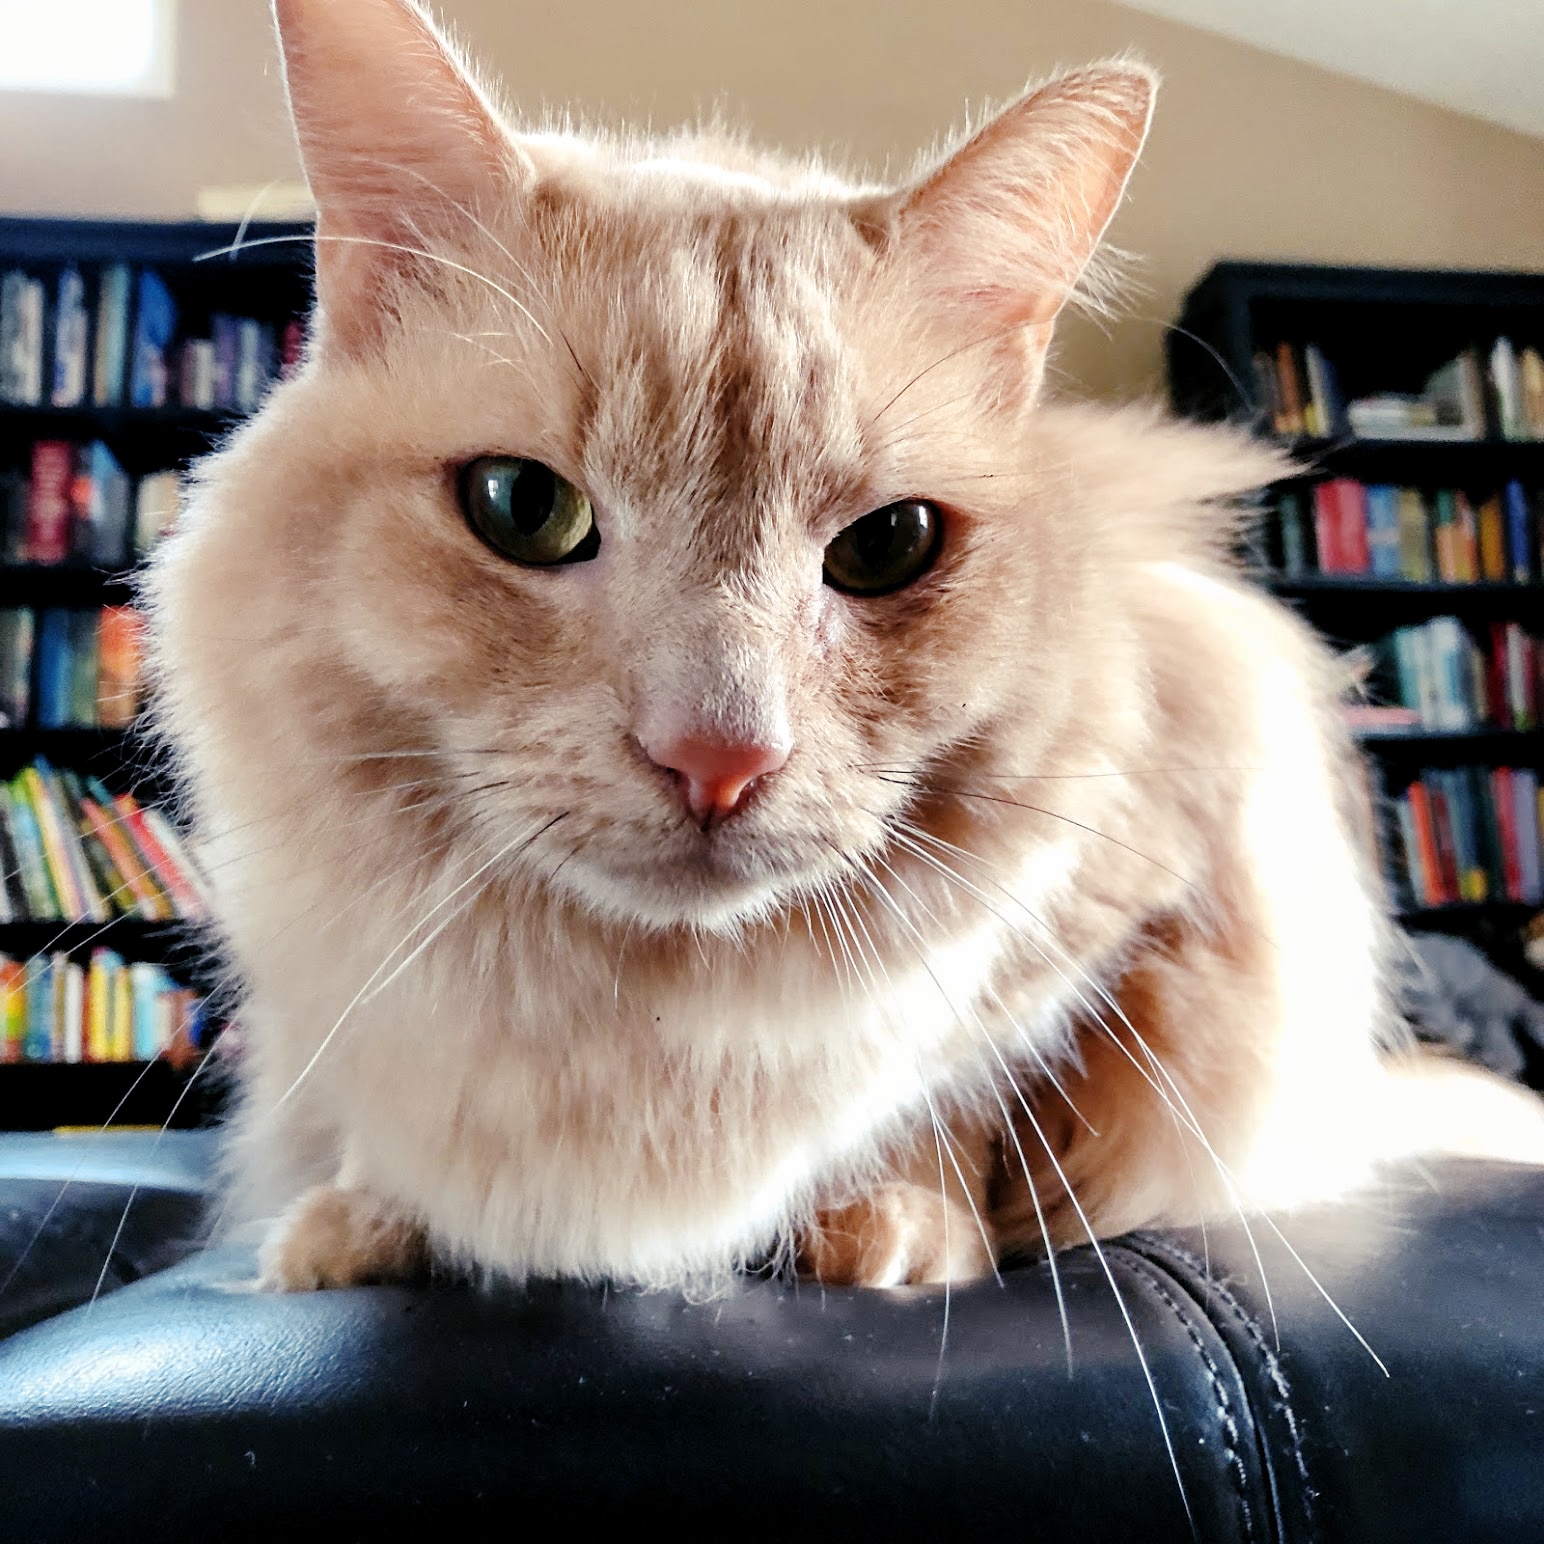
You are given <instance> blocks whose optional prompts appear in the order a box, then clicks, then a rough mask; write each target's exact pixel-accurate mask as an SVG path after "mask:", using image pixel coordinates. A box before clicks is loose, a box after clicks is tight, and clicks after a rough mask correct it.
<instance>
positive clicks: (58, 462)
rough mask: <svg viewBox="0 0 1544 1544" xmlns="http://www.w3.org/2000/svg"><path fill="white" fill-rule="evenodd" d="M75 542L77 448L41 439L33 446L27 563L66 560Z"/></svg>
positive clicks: (24, 549) (25, 548)
mask: <svg viewBox="0 0 1544 1544" xmlns="http://www.w3.org/2000/svg"><path fill="white" fill-rule="evenodd" d="M74 542H75V447H74V446H73V445H70V444H68V443H67V442H66V441H64V440H38V441H37V442H36V443H35V444H34V445H33V447H32V477H31V480H30V482H29V483H28V491H27V528H26V536H25V538H24V540H23V543H22V561H23V562H25V563H63V562H66V561H67V560H68V559H69V556H70V553H71V552H72V550H73V548H74Z"/></svg>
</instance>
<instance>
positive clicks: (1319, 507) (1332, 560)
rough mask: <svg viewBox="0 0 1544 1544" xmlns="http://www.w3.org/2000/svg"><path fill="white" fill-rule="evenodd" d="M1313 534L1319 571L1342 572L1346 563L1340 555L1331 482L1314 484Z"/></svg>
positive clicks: (1337, 511)
mask: <svg viewBox="0 0 1544 1544" xmlns="http://www.w3.org/2000/svg"><path fill="white" fill-rule="evenodd" d="M1313 534H1314V542H1315V543H1316V545H1317V546H1318V549H1319V572H1320V573H1321V574H1341V573H1344V572H1345V569H1346V565H1345V561H1344V559H1343V558H1342V557H1341V545H1340V510H1339V507H1338V506H1337V504H1336V501H1335V485H1334V483H1333V482H1321V483H1315V484H1314V489H1313Z"/></svg>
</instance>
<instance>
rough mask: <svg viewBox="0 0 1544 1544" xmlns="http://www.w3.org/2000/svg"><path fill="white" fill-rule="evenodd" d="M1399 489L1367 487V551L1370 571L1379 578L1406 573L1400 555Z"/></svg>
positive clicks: (1392, 577) (1388, 577) (1394, 576)
mask: <svg viewBox="0 0 1544 1544" xmlns="http://www.w3.org/2000/svg"><path fill="white" fill-rule="evenodd" d="M1399 492H1400V490H1399V489H1398V488H1391V487H1387V486H1381V485H1380V486H1377V487H1371V488H1367V489H1366V490H1365V492H1364V502H1365V508H1366V512H1367V517H1366V528H1367V552H1368V564H1369V568H1370V571H1371V572H1372V573H1373V574H1374V575H1376V576H1377V577H1378V578H1380V579H1398V578H1401V577H1402V576H1403V566H1402V563H1401V558H1400V525H1399Z"/></svg>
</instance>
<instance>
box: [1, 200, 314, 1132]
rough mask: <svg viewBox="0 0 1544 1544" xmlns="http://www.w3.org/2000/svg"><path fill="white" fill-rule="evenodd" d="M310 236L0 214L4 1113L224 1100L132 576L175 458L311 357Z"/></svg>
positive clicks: (171, 1115) (190, 871) (193, 1112)
mask: <svg viewBox="0 0 1544 1544" xmlns="http://www.w3.org/2000/svg"><path fill="white" fill-rule="evenodd" d="M238 235H239V236H240V238H241V239H240V241H239V242H238ZM307 235H308V232H307V231H306V230H305V228H304V227H297V226H284V227H279V226H267V227H261V228H258V227H252V228H249V229H247V230H246V231H243V232H238V231H237V230H236V228H234V227H227V226H220V225H205V224H139V223H127V222H114V221H69V220H24V219H0V862H3V867H4V874H3V879H0V1128H29V1129H47V1128H50V1127H54V1126H59V1125H98V1124H102V1123H103V1122H105V1121H107V1120H108V1119H109V1118H111V1119H112V1120H113V1121H114V1123H116V1124H124V1123H131V1124H156V1125H159V1124H162V1123H164V1122H166V1121H168V1120H169V1119H170V1120H171V1121H173V1122H174V1123H176V1124H193V1123H197V1122H198V1121H199V1120H201V1119H203V1118H206V1117H207V1115H208V1113H209V1111H210V1109H211V1108H212V1099H211V1096H210V1094H209V1092H208V1090H211V1089H213V1088H214V1087H215V1086H216V1084H217V1081H218V1080H217V1079H215V1078H213V1077H208V1076H199V1075H198V1074H197V1069H199V1068H201V1067H202V1066H203V1064H204V1062H205V1060H206V1057H207V1054H208V1053H209V1051H210V1050H211V1048H212V1047H213V1045H214V1044H215V1041H216V1039H217V1034H218V1029H219V1014H218V1011H217V1009H216V1007H215V1005H214V1004H213V1003H212V1002H211V1001H210V1000H208V999H207V998H206V996H205V990H206V989H207V988H208V987H209V986H210V985H211V980H212V972H211V969H210V966H209V964H208V961H207V960H206V958H205V955H204V952H203V950H202V948H201V945H200V932H199V930H200V925H201V923H202V921H203V919H204V916H205V897H204V889H203V880H202V878H201V876H200V872H199V866H198V858H197V854H196V852H194V851H192V850H191V849H190V847H189V845H188V843H187V841H186V839H185V837H184V835H183V834H182V833H181V832H180V831H179V830H178V829H177V827H176V825H175V824H174V823H173V821H172V820H171V818H170V817H169V815H168V814H167V813H166V812H165V810H163V809H162V808H161V807H160V806H161V803H162V800H163V795H164V794H165V792H166V789H167V780H166V778H165V777H164V775H163V774H162V772H161V770H160V768H159V767H158V766H157V764H156V760H155V756H154V753H153V750H152V748H151V746H150V744H149V742H147V741H145V740H143V739H141V738H138V737H137V736H136V730H135V725H136V722H137V719H138V716H139V714H140V712H141V710H142V708H143V706H144V703H143V682H142V679H141V676H142V660H143V640H142V623H141V619H140V617H139V615H138V613H137V611H136V610H135V606H134V595H135V570H136V568H137V567H138V565H139V564H140V563H142V562H143V561H144V559H145V558H146V557H147V556H148V554H149V553H150V552H151V550H152V549H153V548H154V546H155V544H156V542H157V541H158V540H159V539H160V538H161V536H162V535H164V534H165V532H166V531H167V530H168V529H169V528H170V527H171V525H172V524H173V523H174V521H175V519H176V515H177V502H178V475H179V472H180V471H181V470H182V469H183V468H184V467H185V466H186V465H187V464H188V462H189V461H190V460H192V459H193V458H195V457H197V456H198V455H200V454H201V453H203V452H204V451H206V450H208V449H209V448H210V447H211V446H212V445H213V444H215V443H216V442H217V440H218V438H219V436H220V435H221V434H222V433H223V432H225V431H226V430H227V429H228V428H229V427H230V426H231V425H232V424H234V423H236V422H238V421H239V420H240V419H241V418H242V417H243V416H244V415H245V414H247V413H250V412H251V411H252V410H253V409H254V408H255V407H256V406H257V405H258V404H259V402H260V401H261V400H262V397H263V395H264V393H265V392H266V391H267V390H268V388H269V386H270V384H271V383H272V382H273V381H274V380H275V379H277V378H278V377H279V376H281V375H282V374H283V373H284V372H285V371H286V370H288V369H289V368H291V367H293V365H294V364H295V363H296V361H297V360H298V357H299V354H300V350H301V348H302V346H303V337H302V331H301V323H300V321H299V318H300V317H301V316H303V315H304V314H305V311H306V309H307V306H308V301H309V293H308V280H307V277H306V268H307V261H308V257H307V251H308V248H307V242H306V239H305V238H306V236H307ZM274 238H277V239H274ZM232 248H235V250H231V249H232Z"/></svg>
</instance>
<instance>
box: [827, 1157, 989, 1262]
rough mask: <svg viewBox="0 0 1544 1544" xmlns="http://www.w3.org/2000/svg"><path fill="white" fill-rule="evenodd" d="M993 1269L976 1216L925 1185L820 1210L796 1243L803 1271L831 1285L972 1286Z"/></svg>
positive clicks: (884, 1190) (886, 1188) (887, 1188)
mask: <svg viewBox="0 0 1544 1544" xmlns="http://www.w3.org/2000/svg"><path fill="white" fill-rule="evenodd" d="M996 1263H997V1262H996V1258H995V1253H994V1251H993V1249H992V1248H990V1247H989V1245H988V1243H987V1240H986V1238H985V1237H983V1234H982V1226H981V1224H980V1223H979V1222H978V1220H977V1218H976V1217H975V1216H973V1215H972V1214H971V1213H970V1212H969V1211H968V1210H966V1209H965V1208H964V1207H962V1206H960V1205H959V1204H958V1203H957V1202H955V1201H953V1200H950V1199H948V1198H946V1197H944V1196H941V1195H940V1194H939V1193H938V1192H937V1191H936V1190H929V1189H927V1188H926V1187H925V1186H922V1185H910V1184H902V1183H896V1184H891V1185H882V1186H880V1188H879V1189H878V1190H876V1191H874V1192H873V1193H872V1194H870V1195H867V1196H864V1197H863V1198H862V1199H861V1200H858V1201H854V1202H852V1203H850V1204H849V1205H846V1206H840V1207H832V1208H829V1209H827V1210H825V1211H822V1212H820V1213H819V1214H818V1215H817V1216H816V1219H815V1225H814V1226H813V1227H812V1228H809V1229H807V1230H806V1231H805V1232H804V1233H803V1234H802V1235H801V1236H800V1239H799V1266H800V1270H801V1272H802V1273H804V1274H805V1275H808V1276H812V1277H814V1278H815V1280H817V1281H821V1282H824V1283H826V1284H827V1285H830V1286H861V1287H897V1286H903V1285H907V1284H913V1283H921V1282H930V1281H933V1282H936V1281H971V1280H974V1279H975V1278H976V1277H978V1276H985V1275H987V1274H989V1273H990V1272H991V1271H992V1270H993V1269H994V1268H995V1266H996Z"/></svg>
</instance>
